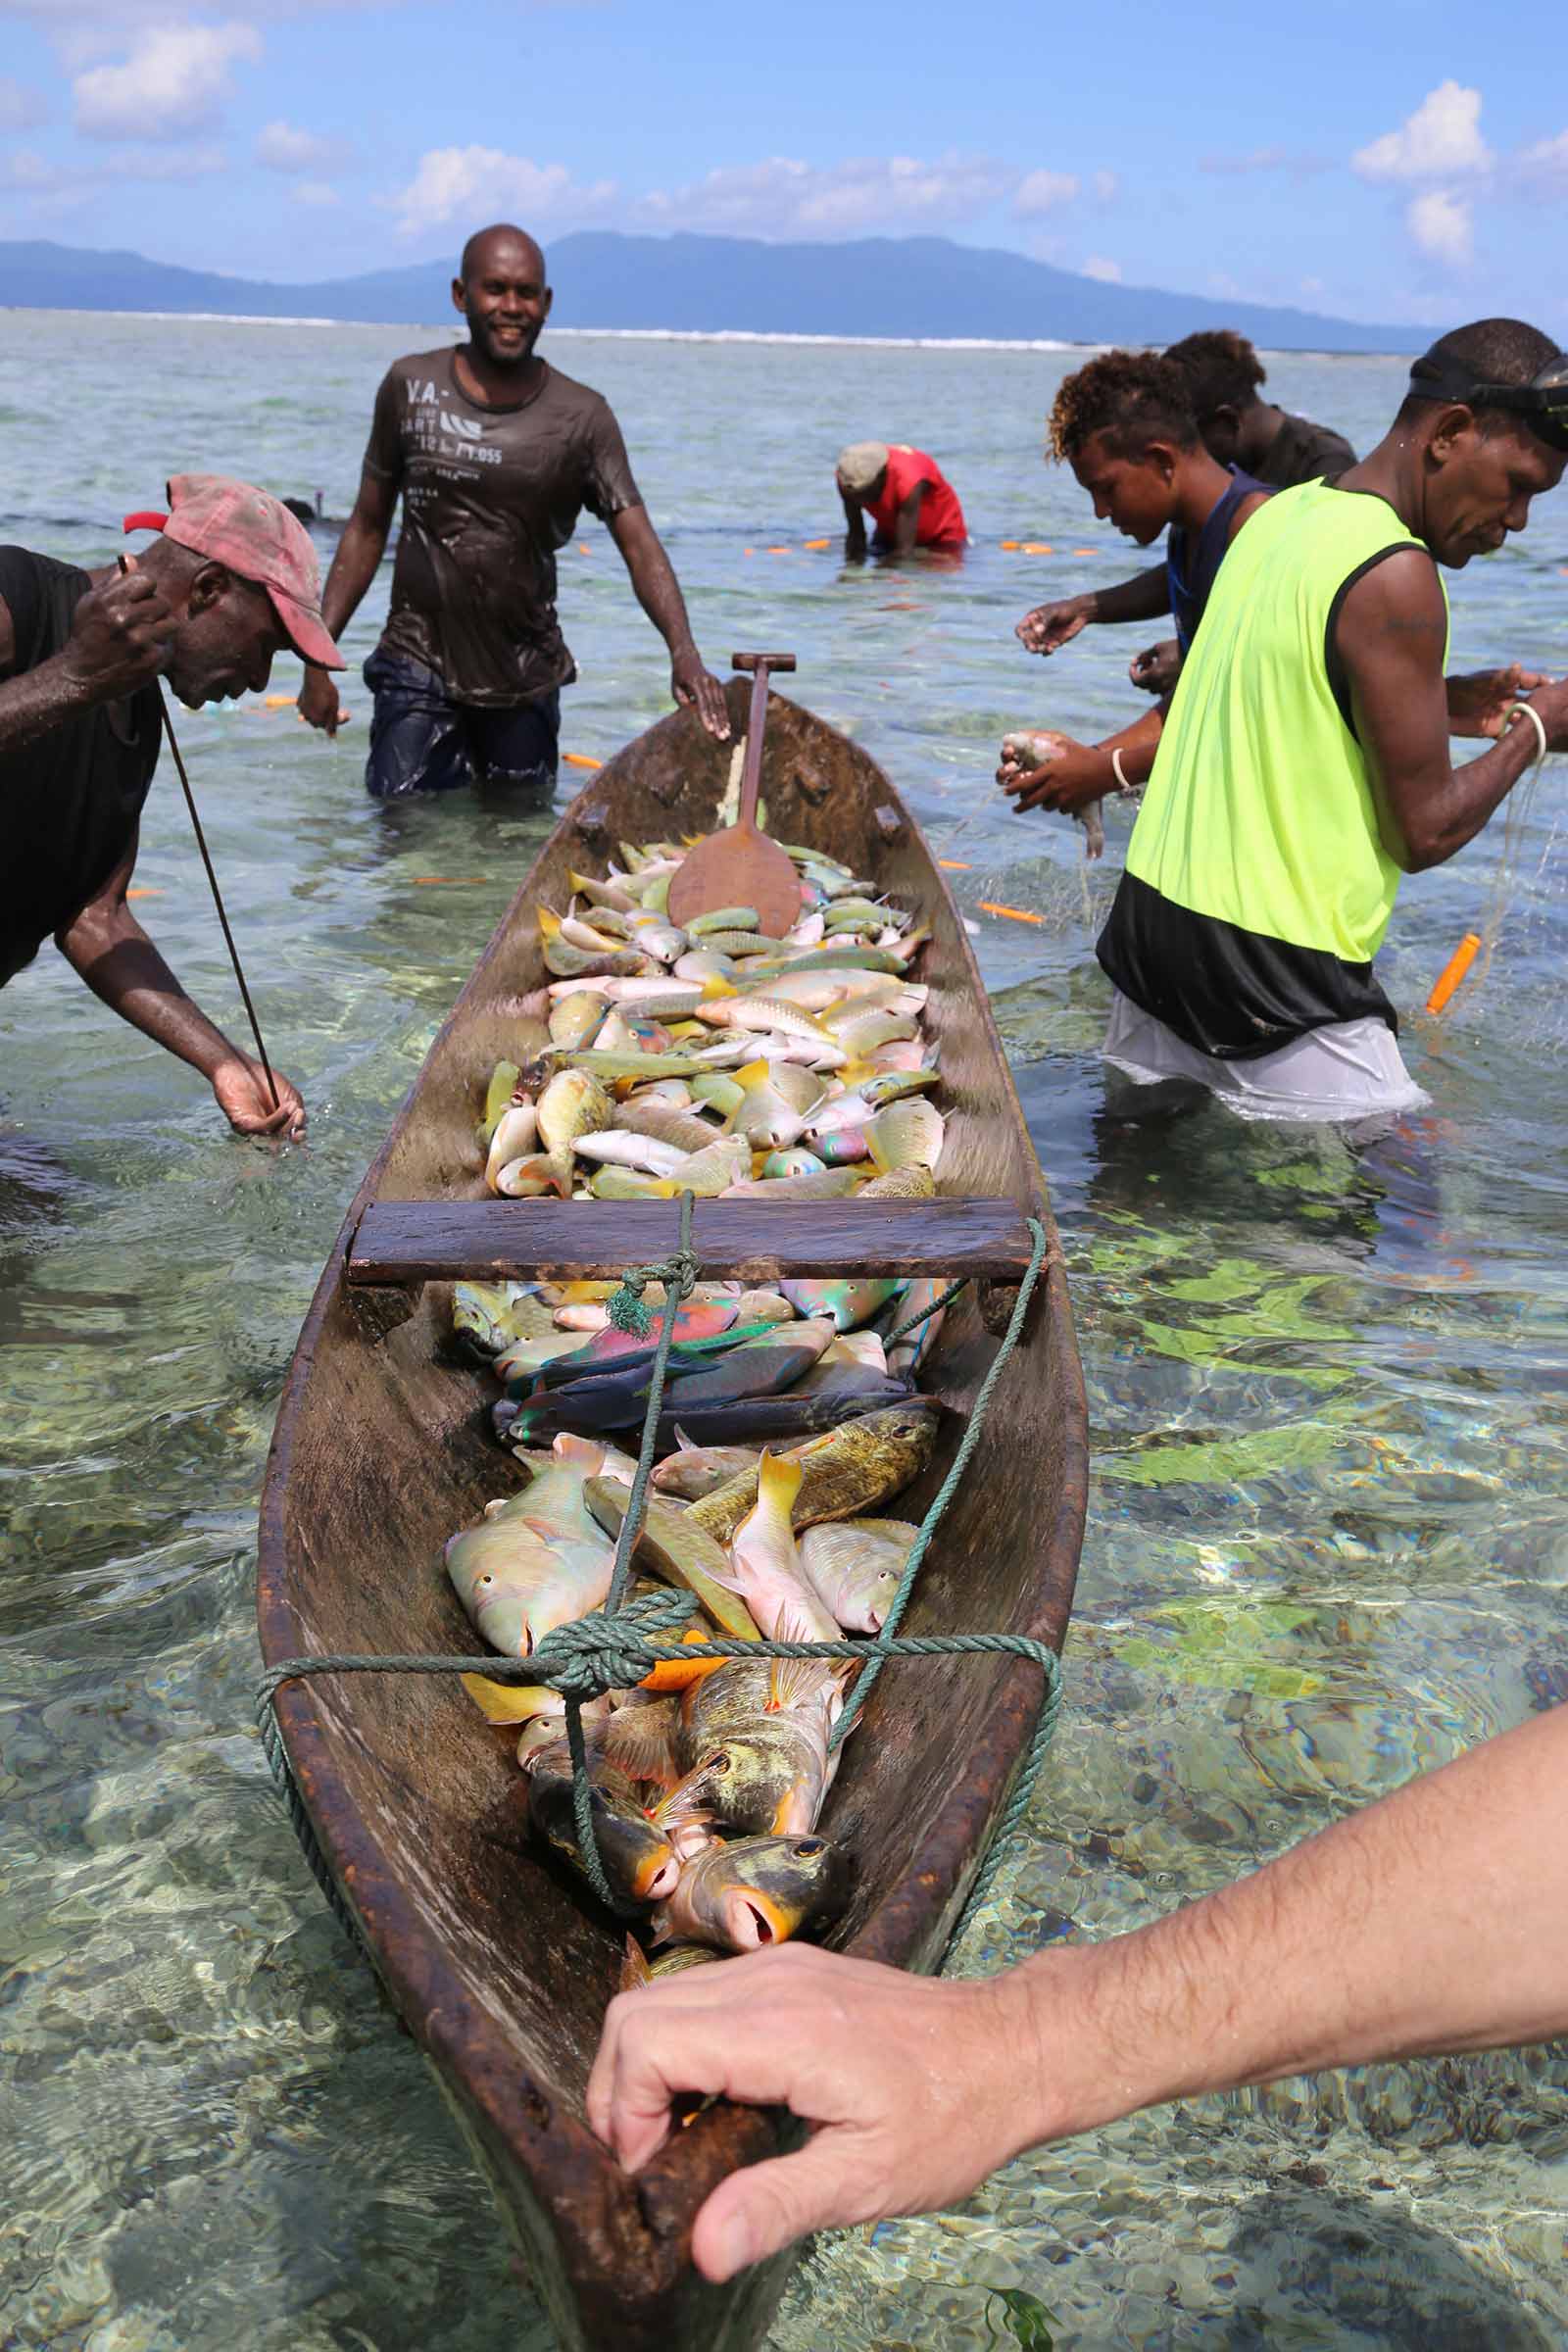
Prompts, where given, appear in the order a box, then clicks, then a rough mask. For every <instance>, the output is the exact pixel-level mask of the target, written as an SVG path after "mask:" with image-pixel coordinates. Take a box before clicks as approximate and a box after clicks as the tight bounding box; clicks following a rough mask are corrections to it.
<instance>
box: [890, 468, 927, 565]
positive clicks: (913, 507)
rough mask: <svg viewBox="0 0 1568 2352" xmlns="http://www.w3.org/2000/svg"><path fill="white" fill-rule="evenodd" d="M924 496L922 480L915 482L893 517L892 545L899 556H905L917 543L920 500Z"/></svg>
mask: <svg viewBox="0 0 1568 2352" xmlns="http://www.w3.org/2000/svg"><path fill="white" fill-rule="evenodd" d="M924 496H925V484H924V482H916V483H915V485H914V488H913V489H912V490H911V491H910V492H909V495H908V497H907V499H906V500H905V501H904V503H903V505H902V506H901V507H900V509H899V511H898V513H897V515H894V517H893V545H894V548H895V551H896V552H897V553H898V554H899V555H901V556H907V554H908V552H909V550H910V548H911V547H917V546H918V545H919V541H920V502H921V500H922V499H923V498H924Z"/></svg>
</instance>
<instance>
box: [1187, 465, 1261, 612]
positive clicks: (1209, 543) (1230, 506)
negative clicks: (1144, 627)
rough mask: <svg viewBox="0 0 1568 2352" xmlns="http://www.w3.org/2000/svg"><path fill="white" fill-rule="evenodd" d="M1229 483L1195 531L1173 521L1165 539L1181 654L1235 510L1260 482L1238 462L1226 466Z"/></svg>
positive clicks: (1215, 575) (1219, 561)
mask: <svg viewBox="0 0 1568 2352" xmlns="http://www.w3.org/2000/svg"><path fill="white" fill-rule="evenodd" d="M1230 475H1231V483H1230V488H1229V489H1228V490H1222V491H1221V493H1220V495H1219V497H1218V498H1216V499H1215V501H1214V504H1213V505H1212V506H1211V507H1210V508H1209V510H1208V513H1207V515H1205V516H1204V518H1203V524H1202V528H1201V530H1199V531H1197V532H1191V533H1190V532H1187V531H1184V530H1183V529H1182V527H1181V525H1180V523H1176V522H1173V523H1172V524H1171V526H1170V530H1169V533H1168V534H1167V536H1166V540H1165V577H1166V579H1167V580H1168V581H1169V583H1170V609H1171V612H1172V613H1173V614H1174V615H1175V619H1176V637H1177V641H1178V643H1179V644H1180V646H1181V649H1182V652H1183V653H1184V654H1185V653H1186V651H1187V649H1188V647H1189V646H1190V645H1191V644H1192V642H1193V632H1194V630H1195V629H1196V628H1197V627H1198V624H1199V622H1200V621H1201V619H1202V617H1203V607H1204V606H1205V605H1206V604H1207V602H1208V599H1209V592H1210V590H1211V589H1212V588H1213V585H1214V582H1215V580H1216V579H1217V578H1218V576H1219V567H1220V565H1221V564H1223V563H1224V561H1225V550H1226V549H1227V548H1228V547H1229V545H1230V543H1231V532H1232V529H1233V527H1234V524H1235V519H1236V510H1237V508H1238V507H1239V506H1240V505H1241V504H1242V503H1243V501H1244V500H1245V499H1249V498H1255V497H1256V495H1257V493H1258V492H1259V491H1260V490H1261V489H1262V488H1263V484H1262V483H1261V482H1260V481H1258V480H1256V479H1255V478H1254V476H1253V475H1251V474H1250V473H1243V472H1242V471H1241V469H1240V468H1239V467H1238V466H1232V467H1231V468H1230Z"/></svg>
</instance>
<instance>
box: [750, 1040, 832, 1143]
mask: <svg viewBox="0 0 1568 2352" xmlns="http://www.w3.org/2000/svg"><path fill="white" fill-rule="evenodd" d="M803 1080H804V1081H805V1084H804V1085H803V1084H802V1083H801V1082H802V1081H803ZM735 1082H736V1084H737V1085H738V1086H739V1087H740V1089H741V1092H742V1094H743V1096H744V1098H745V1099H744V1101H743V1102H742V1103H741V1106H740V1108H739V1109H738V1110H737V1111H736V1113H735V1115H734V1118H733V1120H732V1121H731V1125H732V1127H733V1130H734V1132H735V1133H736V1134H737V1135H744V1136H745V1138H746V1140H747V1142H748V1143H749V1144H754V1145H756V1146H757V1147H758V1149H759V1150H762V1151H768V1152H776V1151H778V1150H779V1149H780V1148H781V1147H782V1146H784V1145H787V1144H794V1143H799V1141H800V1138H801V1133H802V1130H803V1129H804V1127H805V1125H806V1120H807V1115H808V1113H809V1110H810V1109H811V1107H812V1104H813V1103H815V1102H819V1101H820V1100H821V1095H822V1088H821V1086H820V1083H819V1082H817V1081H816V1080H814V1079H812V1077H811V1075H810V1073H809V1071H807V1070H802V1069H796V1068H793V1067H785V1068H781V1069H770V1068H769V1066H768V1064H767V1063H766V1062H765V1061H761V1060H757V1061H748V1062H744V1063H743V1064H742V1065H741V1067H740V1068H739V1069H738V1070H737V1071H736V1073H735Z"/></svg>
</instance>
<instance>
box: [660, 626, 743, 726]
mask: <svg viewBox="0 0 1568 2352" xmlns="http://www.w3.org/2000/svg"><path fill="white" fill-rule="evenodd" d="M669 691H670V693H671V694H672V695H673V696H674V698H675V700H676V702H677V703H679V704H680V705H681V706H682V708H683V709H684V710H688V711H691V710H695V711H696V712H697V715H698V717H699V718H700V719H701V720H702V722H703V725H704V727H705V728H706V729H707V731H708V733H709V734H710V735H711V736H712V738H713V740H714V741H715V743H728V741H729V707H728V705H727V704H726V703H725V701H724V689H723V687H722V686H721V685H720V684H719V682H718V680H717V678H715V677H714V675H713V673H712V671H711V669H708V668H705V666H704V663H703V658H702V656H701V654H699V653H698V651H697V649H696V647H695V646H694V647H693V648H692V650H691V651H690V652H689V653H681V654H677V655H676V656H675V659H674V661H673V662H671V664H670V670H669Z"/></svg>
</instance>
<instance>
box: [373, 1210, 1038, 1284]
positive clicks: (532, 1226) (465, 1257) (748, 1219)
mask: <svg viewBox="0 0 1568 2352" xmlns="http://www.w3.org/2000/svg"><path fill="white" fill-rule="evenodd" d="M679 1239H680V1214H679V1208H678V1204H677V1203H676V1202H675V1201H493V1200H486V1201H371V1202H370V1203H369V1205H368V1208H367V1209H366V1211H365V1214H364V1215H363V1216H362V1217H361V1219H360V1221H359V1224H358V1226H357V1227H356V1229H355V1233H354V1237H353V1239H352V1241H351V1242H350V1244H349V1248H348V1256H347V1260H346V1262H345V1267H344V1272H345V1275H346V1277H347V1279H348V1281H350V1282H351V1283H354V1284H356V1285H365V1286H368V1287H373V1286H375V1285H378V1284H401V1283H409V1282H429V1281H432V1280H434V1281H445V1282H455V1281H458V1280H460V1279H465V1278H466V1279H476V1280H479V1281H485V1280H489V1281H496V1280H499V1279H500V1278H502V1277H503V1276H508V1275H524V1274H527V1275H549V1276H583V1277H596V1278H597V1277H611V1276H613V1275H616V1274H623V1273H624V1272H625V1270H626V1268H627V1267H628V1266H642V1265H648V1264H650V1263H651V1262H653V1261H655V1260H658V1259H662V1258H667V1257H668V1256H669V1255H670V1253H671V1252H672V1251H673V1250H674V1249H675V1247H676V1244H677V1243H678V1241H679ZM692 1247H693V1248H694V1249H695V1250H696V1251H697V1253H698V1255H699V1256H700V1257H701V1259H702V1261H703V1270H704V1272H705V1273H707V1274H711V1275H714V1276H732V1275H733V1276H739V1278H740V1279H741V1280H742V1281H744V1282H753V1283H765V1282H777V1281H780V1280H781V1279H782V1278H783V1277H784V1276H785V1275H787V1274H788V1275H793V1276H794V1277H796V1279H798V1280H800V1281H810V1280H811V1279H812V1278H814V1277H815V1276H817V1275H827V1274H881V1275H901V1276H902V1275H910V1274H917V1275H937V1274H942V1275H946V1276H947V1277H949V1279H951V1280H952V1281H955V1282H956V1281H957V1280H958V1279H959V1278H960V1276H967V1275H987V1276H990V1277H993V1278H994V1279H996V1280H998V1281H1001V1282H1011V1283H1016V1282H1017V1281H1018V1279H1019V1277H1020V1276H1021V1275H1022V1274H1023V1273H1024V1272H1025V1271H1026V1270H1027V1268H1028V1264H1029V1257H1030V1249H1031V1245H1030V1239H1029V1229H1028V1226H1027V1224H1026V1222H1025V1220H1024V1218H1023V1217H1022V1216H1021V1215H1020V1213H1019V1211H1018V1210H1017V1208H1016V1207H1015V1206H1014V1205H1013V1203H1012V1202H1011V1201H983V1200H948V1199H942V1200H938V1201H900V1200H897V1199H893V1200H884V1201H866V1202H864V1204H863V1205H862V1204H861V1203H859V1202H858V1201H812V1202H810V1203H809V1204H803V1203H801V1202H796V1203H794V1204H793V1205H792V1204H791V1203H789V1202H779V1203H777V1204H774V1203H772V1202H770V1201H699V1202H698V1203H697V1205H696V1207H695V1208H694V1210H693V1212H692Z"/></svg>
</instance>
